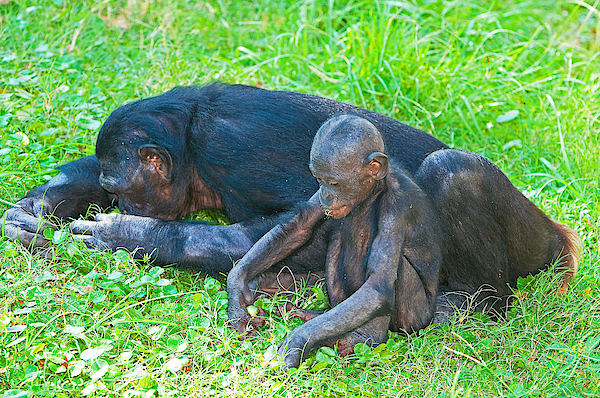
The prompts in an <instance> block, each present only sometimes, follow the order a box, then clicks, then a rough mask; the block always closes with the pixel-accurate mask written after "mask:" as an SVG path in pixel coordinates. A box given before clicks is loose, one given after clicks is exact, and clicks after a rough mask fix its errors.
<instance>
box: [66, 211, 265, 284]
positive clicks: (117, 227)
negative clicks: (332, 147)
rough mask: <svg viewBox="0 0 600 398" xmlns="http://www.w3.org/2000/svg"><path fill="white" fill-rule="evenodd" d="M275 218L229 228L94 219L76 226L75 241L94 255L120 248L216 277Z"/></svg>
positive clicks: (120, 218) (102, 216)
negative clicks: (99, 251) (84, 245)
mask: <svg viewBox="0 0 600 398" xmlns="http://www.w3.org/2000/svg"><path fill="white" fill-rule="evenodd" d="M275 220H276V216H273V217H271V218H267V217H257V218H256V219H249V220H247V221H243V222H239V223H236V224H232V225H210V224H205V223H200V222H193V221H183V222H182V221H163V220H159V219H156V218H151V217H140V216H132V215H124V214H98V215H96V220H95V221H86V220H76V221H73V222H72V223H71V225H70V229H71V232H73V234H75V237H76V238H78V239H81V240H83V241H84V242H85V243H86V245H88V246H89V247H92V248H96V249H111V250H116V249H119V248H124V249H127V250H129V251H130V252H132V253H134V255H135V257H136V258H142V257H143V256H144V255H149V256H150V258H151V259H152V260H153V261H154V263H155V264H156V265H170V264H177V265H178V267H180V268H187V269H189V270H192V271H195V272H201V273H207V274H209V275H211V276H214V277H217V276H220V274H222V273H227V272H229V270H231V267H232V266H233V262H234V261H236V260H238V259H240V258H242V256H243V255H244V254H245V253H246V252H247V251H248V250H249V249H250V248H251V247H252V245H253V244H254V242H256V241H257V240H258V239H259V238H260V236H262V235H263V234H264V233H265V232H267V231H268V230H269V229H271V228H272V227H273V226H274V225H275V223H276V221H275Z"/></svg>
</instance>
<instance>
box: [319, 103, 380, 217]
mask: <svg viewBox="0 0 600 398" xmlns="http://www.w3.org/2000/svg"><path fill="white" fill-rule="evenodd" d="M383 150H384V145H383V140H382V139H381V135H380V134H379V131H378V130H377V128H375V126H373V125H372V124H371V123H370V122H369V121H368V120H366V119H363V118H361V117H358V116H354V115H337V116H334V117H332V118H330V119H328V120H327V121H326V122H325V123H323V125H322V126H321V127H320V128H319V130H318V131H317V134H316V135H315V139H314V141H313V145H312V148H311V149H310V163H309V168H310V171H311V172H312V174H313V176H315V178H316V179H317V181H319V185H320V188H319V199H320V201H321V205H322V206H323V207H324V208H325V212H326V214H328V215H329V216H331V217H333V218H342V217H345V216H346V215H347V214H348V213H350V212H351V211H352V209H354V208H355V207H356V206H357V205H358V204H359V203H360V202H362V201H363V200H365V199H366V198H367V196H368V195H369V194H371V192H372V191H373V186H374V185H375V182H376V181H377V180H381V179H383V178H384V177H385V175H386V173H387V164H388V163H387V156H386V155H385V154H384V153H383Z"/></svg>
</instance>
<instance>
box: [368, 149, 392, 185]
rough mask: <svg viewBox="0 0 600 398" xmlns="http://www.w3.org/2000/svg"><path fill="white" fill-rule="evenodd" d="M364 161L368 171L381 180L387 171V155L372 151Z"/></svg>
mask: <svg viewBox="0 0 600 398" xmlns="http://www.w3.org/2000/svg"><path fill="white" fill-rule="evenodd" d="M365 163H366V164H367V166H368V167H369V173H370V174H371V175H372V176H373V178H375V179H376V180H383V179H384V178H385V176H386V175H387V172H388V157H387V155H386V154H385V153H381V152H373V153H372V154H370V155H369V157H367V159H366V160H365Z"/></svg>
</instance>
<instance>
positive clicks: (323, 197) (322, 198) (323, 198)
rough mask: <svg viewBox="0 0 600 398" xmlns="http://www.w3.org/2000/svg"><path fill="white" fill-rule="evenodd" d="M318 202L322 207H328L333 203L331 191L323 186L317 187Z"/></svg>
mask: <svg viewBox="0 0 600 398" xmlns="http://www.w3.org/2000/svg"><path fill="white" fill-rule="evenodd" d="M319 202H321V206H323V207H330V206H331V205H332V204H333V192H331V190H330V189H329V188H327V187H324V186H322V187H321V188H319Z"/></svg>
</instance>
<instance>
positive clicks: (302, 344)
mask: <svg viewBox="0 0 600 398" xmlns="http://www.w3.org/2000/svg"><path fill="white" fill-rule="evenodd" d="M305 325H306V323H305V324H304V325H301V326H299V327H297V328H296V329H294V330H293V331H292V333H290V335H289V336H288V337H287V338H286V339H285V340H284V341H283V342H282V343H281V344H279V349H278V350H277V356H278V357H279V360H280V361H283V362H284V363H285V365H286V366H287V367H288V368H297V367H298V366H300V364H301V363H302V361H304V359H306V356H307V355H308V353H309V352H310V350H311V348H312V347H311V346H310V345H309V338H305V337H304V336H303V334H304V333H302V332H303V330H302V329H304V326H305Z"/></svg>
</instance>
